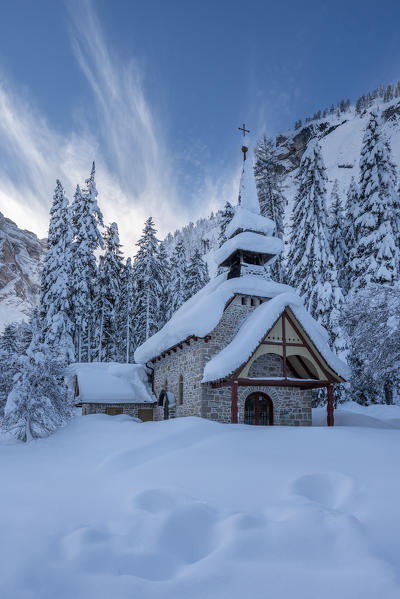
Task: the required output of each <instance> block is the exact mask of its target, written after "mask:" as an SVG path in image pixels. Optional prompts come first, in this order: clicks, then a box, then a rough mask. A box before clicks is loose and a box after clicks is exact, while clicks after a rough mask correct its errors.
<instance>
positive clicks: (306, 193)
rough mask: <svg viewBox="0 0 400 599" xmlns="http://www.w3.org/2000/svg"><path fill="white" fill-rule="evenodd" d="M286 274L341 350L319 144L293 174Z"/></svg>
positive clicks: (338, 298) (337, 291) (338, 302)
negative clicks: (295, 173)
mask: <svg viewBox="0 0 400 599" xmlns="http://www.w3.org/2000/svg"><path fill="white" fill-rule="evenodd" d="M297 182H298V190H297V193H296V197H295V201H294V205H293V214H292V229H291V235H290V249H289V255H288V277H289V281H290V284H291V285H293V286H294V287H296V288H297V291H298V293H299V294H300V295H301V296H302V299H303V301H304V303H305V306H306V308H307V309H308V311H309V312H310V313H311V314H312V315H313V316H314V318H315V319H316V320H318V321H319V322H320V323H321V324H322V325H323V326H324V327H325V328H326V329H327V330H328V332H329V334H330V337H331V344H332V346H333V347H334V348H335V349H336V351H338V352H340V353H341V352H343V351H344V347H345V343H344V340H343V334H342V331H341V329H340V327H339V314H340V310H341V306H342V304H343V295H342V291H341V289H340V287H339V284H338V280H337V272H336V265H335V261H334V258H333V256H332V253H331V251H330V247H329V233H328V225H327V208H326V174H325V166H324V164H323V161H322V157H321V151H320V147H319V144H318V143H317V142H314V143H312V144H310V145H309V148H308V150H307V151H306V152H305V154H304V155H303V158H302V161H301V164H300V168H299V173H298V175H297Z"/></svg>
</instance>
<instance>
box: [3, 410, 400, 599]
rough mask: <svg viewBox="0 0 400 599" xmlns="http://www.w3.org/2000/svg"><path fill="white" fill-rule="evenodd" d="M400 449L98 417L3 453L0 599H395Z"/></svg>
mask: <svg viewBox="0 0 400 599" xmlns="http://www.w3.org/2000/svg"><path fill="white" fill-rule="evenodd" d="M382 408H383V410H382V411H384V410H385V406H383V407H382ZM343 411H345V408H343ZM350 411H351V410H350ZM388 411H389V412H390V411H392V408H390V409H389V410H388ZM382 417H383V416H382ZM398 443H399V434H398V432H397V431H390V430H384V429H380V430H379V429H376V430H371V429H367V428H365V429H363V428H357V429H354V428H350V427H345V428H344V427H337V428H333V429H332V428H331V429H328V428H327V427H316V428H301V427H251V426H246V425H222V424H217V423H213V422H208V421H205V420H201V419H196V418H180V419H176V420H170V421H166V422H159V423H157V422H148V423H146V425H143V424H141V425H138V424H136V423H135V422H132V421H131V420H130V419H129V418H126V419H122V418H121V419H119V418H112V417H110V416H105V415H93V416H85V417H77V418H75V419H74V420H73V421H72V422H71V423H70V424H69V425H68V426H67V427H65V428H64V429H61V430H59V431H58V432H57V433H56V434H55V435H53V436H52V437H50V438H47V439H42V440H38V441H35V442H33V443H31V444H30V445H29V446H24V445H22V444H17V443H14V444H12V445H6V444H3V445H0V477H1V481H2V491H1V493H0V529H1V535H0V552H1V556H2V559H1V560H0V596H1V597H4V598H10V599H11V598H13V599H14V598H15V599H19V598H21V599H22V597H32V598H43V599H44V598H50V597H51V598H53V597H57V598H58V599H70V598H71V597H82V598H92V597H98V598H99V599H109V598H111V597H112V599H128V598H132V597H138V598H139V597H140V599H184V598H185V599H186V598H187V597H190V599H205V598H206V599H225V597H229V598H230V599H243V597H254V598H255V599H261V598H264V597H266V596H271V597H273V598H274V599H287V598H288V597H292V596H295V597H296V598H297V599H309V598H310V597H318V599H337V598H338V597H342V598H344V599H354V598H356V597H357V598H358V597H363V599H376V598H377V597H384V598H385V599H397V598H398V597H399V595H400V580H399V576H398V573H399V566H398V559H397V556H398V555H399V551H400V525H399V519H398V504H399V501H400V482H399V478H398ZM132 456H136V459H135V460H131V459H130V458H131V457H132ZM105 462H108V463H109V464H110V466H111V464H114V465H115V466H117V464H125V466H124V468H118V467H116V468H114V469H112V468H110V469H104V467H102V464H104V463H105ZM28 491H29V492H28ZM266 581H267V587H266ZM266 588H267V594H266Z"/></svg>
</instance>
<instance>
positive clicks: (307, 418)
mask: <svg viewBox="0 0 400 599" xmlns="http://www.w3.org/2000/svg"><path fill="white" fill-rule="evenodd" d="M262 301H263V300H262V298H257V297H251V296H240V295H238V296H235V297H234V298H233V300H232V301H231V302H230V303H229V304H228V305H227V307H226V309H225V311H224V313H223V315H222V317H221V319H220V321H219V323H218V324H217V326H216V327H215V329H214V330H213V331H211V333H210V335H209V336H208V337H209V338H208V337H207V338H205V339H203V338H197V339H193V338H191V339H188V340H185V341H183V342H182V343H181V344H180V347H179V346H178V347H175V348H173V349H171V350H169V351H168V352H165V353H164V357H161V358H160V359H158V360H157V359H155V360H153V362H152V365H153V367H154V393H155V395H156V397H157V398H159V397H160V394H161V393H162V391H169V392H172V393H173V394H174V396H175V401H176V406H174V407H172V409H170V410H169V417H170V418H171V417H176V418H179V417H181V416H200V417H203V418H208V419H209V420H215V421H217V422H226V423H228V422H230V421H231V388H230V386H229V387H220V388H214V387H213V386H212V385H211V384H209V383H206V384H205V383H201V380H202V378H203V371H204V366H205V364H206V363H207V362H208V361H209V360H210V359H211V358H212V357H213V356H215V355H216V354H217V353H219V352H220V351H221V350H222V349H223V348H224V347H226V346H227V345H228V343H230V342H231V341H232V339H233V338H234V337H235V335H236V333H237V331H238V329H239V328H240V326H241V324H242V322H243V320H244V319H245V318H246V317H247V316H248V314H249V313H250V312H252V311H253V310H254V309H255V308H256V307H257V306H258V305H259V304H260V303H261V302H262ZM288 375H289V376H292V374H291V373H288ZM249 376H250V377H262V376H272V377H279V376H282V358H281V357H280V356H277V355H274V354H267V355H263V356H261V357H260V358H258V359H257V360H256V361H255V362H254V363H253V364H252V366H251V370H250V372H249ZM180 381H181V382H180ZM180 390H181V392H180ZM182 391H183V392H182ZM255 391H261V392H263V393H266V394H267V395H268V396H269V397H270V398H271V400H272V402H273V409H274V423H275V424H277V425H294V426H300V425H310V424H311V391H308V390H303V389H300V388H297V387H275V386H274V387H262V386H260V387H255V386H254V387H253V386H249V387H239V389H238V415H239V422H243V420H244V404H245V400H246V397H247V396H248V395H249V394H250V393H253V392H255ZM180 400H181V401H180ZM163 418H164V408H163V406H157V407H156V408H155V409H154V420H162V419H163Z"/></svg>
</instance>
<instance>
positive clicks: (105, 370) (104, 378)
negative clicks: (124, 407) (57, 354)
mask: <svg viewBox="0 0 400 599" xmlns="http://www.w3.org/2000/svg"><path fill="white" fill-rule="evenodd" d="M75 376H76V377H77V380H78V387H79V395H78V397H77V398H76V399H77V400H79V401H80V402H82V403H154V402H155V401H156V398H155V397H154V395H153V393H152V391H151V387H150V384H149V382H148V374H147V368H146V367H145V366H143V365H142V364H119V363H116V362H91V363H90V364H87V363H75V364H71V365H70V366H68V369H67V379H68V378H69V379H70V380H69V383H70V384H71V378H74V377H75Z"/></svg>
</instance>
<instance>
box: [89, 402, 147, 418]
mask: <svg viewBox="0 0 400 599" xmlns="http://www.w3.org/2000/svg"><path fill="white" fill-rule="evenodd" d="M110 408H111V409H113V408H116V409H121V410H122V414H127V415H128V416H133V417H134V418H140V417H141V416H143V412H144V410H147V411H148V412H146V414H147V416H148V418H147V419H148V420H153V404H151V403H143V404H142V403H84V404H82V416H87V415H88V414H107V412H108V410H109V409H110Z"/></svg>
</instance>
